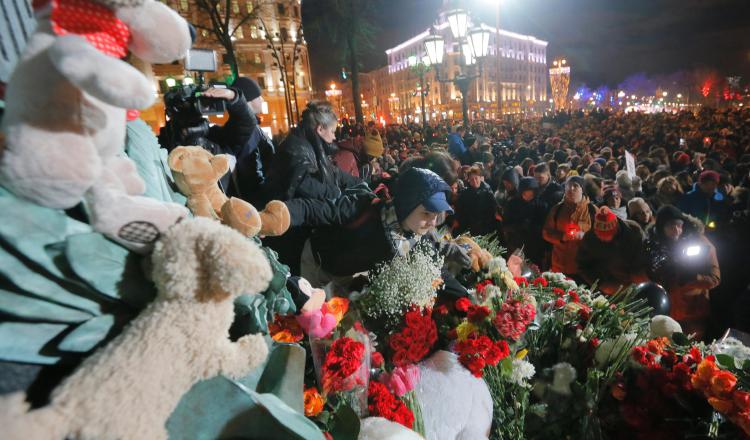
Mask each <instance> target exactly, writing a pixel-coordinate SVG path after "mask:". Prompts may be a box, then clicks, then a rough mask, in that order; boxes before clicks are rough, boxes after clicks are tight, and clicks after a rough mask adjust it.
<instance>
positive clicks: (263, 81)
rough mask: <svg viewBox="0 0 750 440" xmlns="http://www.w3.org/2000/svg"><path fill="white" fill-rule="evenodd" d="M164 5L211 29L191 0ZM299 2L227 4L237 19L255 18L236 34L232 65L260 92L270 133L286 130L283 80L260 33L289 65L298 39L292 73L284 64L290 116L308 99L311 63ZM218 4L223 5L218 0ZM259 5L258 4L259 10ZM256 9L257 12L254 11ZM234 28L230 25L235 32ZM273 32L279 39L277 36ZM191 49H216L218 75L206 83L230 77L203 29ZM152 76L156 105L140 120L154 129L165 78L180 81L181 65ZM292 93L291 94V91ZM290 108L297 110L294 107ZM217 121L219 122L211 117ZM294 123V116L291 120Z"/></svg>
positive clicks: (160, 119)
mask: <svg viewBox="0 0 750 440" xmlns="http://www.w3.org/2000/svg"><path fill="white" fill-rule="evenodd" d="M162 1H163V2H164V3H165V4H166V5H167V6H169V7H171V8H172V9H174V10H175V11H177V12H178V13H179V14H180V15H182V16H183V17H185V19H187V20H188V21H189V22H191V23H193V24H194V25H202V26H207V27H208V26H210V24H209V18H208V17H207V14H206V13H205V12H203V11H202V10H200V9H199V8H198V7H197V6H196V4H195V2H194V0H162ZM300 3H301V0H275V1H272V2H267V1H259V0H231V1H230V4H231V8H232V14H233V15H235V14H236V16H237V17H238V19H239V18H241V17H244V16H245V15H246V14H247V13H248V12H254V13H255V14H257V18H251V19H249V20H247V21H246V22H245V23H243V24H242V25H241V26H240V27H239V28H238V30H237V31H236V32H235V34H234V36H233V39H234V50H235V56H236V58H237V66H238V70H239V73H240V75H242V76H248V77H251V78H253V79H255V80H256V81H257V82H258V84H259V85H260V87H261V89H262V90H263V99H264V100H265V101H266V104H264V108H263V114H261V115H260V117H261V120H262V124H261V125H262V126H263V127H270V128H271V130H272V131H273V133H279V132H284V131H287V130H288V128H289V127H288V124H287V110H286V101H285V97H284V87H285V85H284V82H283V81H282V79H281V72H280V70H279V68H278V67H275V66H274V64H275V59H274V58H273V55H272V52H273V51H272V49H269V48H268V45H269V41H268V39H267V38H266V34H265V32H264V31H263V28H264V26H263V25H262V24H261V23H264V24H265V28H266V30H267V31H268V32H271V35H272V36H273V37H272V42H273V45H274V46H275V47H276V49H277V50H278V51H279V53H280V54H281V52H282V50H281V47H282V43H283V48H284V49H283V54H284V56H286V57H288V60H290V61H291V57H292V53H293V48H294V45H295V44H294V42H295V41H296V39H298V38H300V40H299V43H298V45H297V47H298V48H299V55H298V59H297V61H296V63H294V71H293V72H292V70H291V62H288V66H289V70H288V74H287V76H288V78H289V81H290V82H291V78H292V76H294V82H295V84H296V97H295V94H294V93H292V97H291V100H292V114H295V113H296V112H297V111H298V112H299V113H300V114H301V113H302V110H303V109H304V108H305V105H306V104H307V102H308V101H309V100H311V99H312V81H311V77H310V64H309V59H308V53H307V43H306V42H305V39H304V37H302V36H301V32H300V30H301V29H302V18H301V17H302V15H301V10H300V8H301V4H300ZM220 4H222V5H223V2H220ZM258 5H260V6H258ZM256 8H257V9H256ZM234 26H235V25H230V28H232V29H233V28H234ZM276 34H278V36H276ZM193 46H194V47H196V48H208V49H214V50H216V52H217V54H218V58H219V60H218V61H219V66H220V67H219V72H216V73H214V74H208V75H206V77H207V79H210V78H215V79H218V80H220V81H223V80H224V79H225V78H226V77H227V76H228V75H230V74H231V70H230V68H229V65H228V64H226V63H223V62H222V61H223V58H224V49H223V47H222V46H221V45H219V44H218V43H216V42H215V41H214V40H212V39H211V38H210V35H209V33H208V31H206V30H203V29H199V30H198V36H197V39H196V41H195V44H194V45H193ZM153 70H154V75H155V77H156V80H157V81H158V86H157V88H156V89H157V94H158V102H157V104H156V105H154V107H152V108H151V109H149V110H148V111H145V112H143V115H142V117H143V118H144V119H145V120H146V121H147V122H149V124H151V126H152V127H153V128H155V129H158V127H159V126H163V125H164V123H165V117H164V105H163V102H162V99H163V92H164V91H165V90H166V89H167V85H166V80H167V78H174V79H175V80H176V81H178V82H179V81H182V80H183V79H184V77H185V73H186V72H185V71H184V70H183V67H182V65H179V64H177V65H155V66H153ZM293 92H294V90H293ZM295 106H298V107H297V108H295ZM212 120H214V121H215V122H218V123H221V118H219V119H214V118H212ZM292 121H294V118H292Z"/></svg>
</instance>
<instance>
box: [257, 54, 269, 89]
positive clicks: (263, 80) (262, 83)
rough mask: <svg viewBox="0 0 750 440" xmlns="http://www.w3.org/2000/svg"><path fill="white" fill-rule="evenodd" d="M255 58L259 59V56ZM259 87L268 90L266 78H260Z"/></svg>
mask: <svg viewBox="0 0 750 440" xmlns="http://www.w3.org/2000/svg"><path fill="white" fill-rule="evenodd" d="M255 56H256V57H257V56H258V55H255ZM258 86H259V87H260V88H261V89H265V88H266V79H265V78H264V77H262V76H259V77H258Z"/></svg>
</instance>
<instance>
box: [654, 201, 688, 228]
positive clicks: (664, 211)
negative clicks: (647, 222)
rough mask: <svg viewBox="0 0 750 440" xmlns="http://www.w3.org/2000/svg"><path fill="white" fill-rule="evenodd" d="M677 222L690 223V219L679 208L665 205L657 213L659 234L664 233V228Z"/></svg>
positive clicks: (656, 226)
mask: <svg viewBox="0 0 750 440" xmlns="http://www.w3.org/2000/svg"><path fill="white" fill-rule="evenodd" d="M675 220H682V222H683V223H688V219H687V217H686V216H685V214H684V213H683V212H682V211H680V210H679V209H678V208H676V207H674V206H672V205H664V206H662V207H661V208H659V210H658V211H657V212H656V225H655V228H656V232H657V233H658V234H663V233H664V227H665V226H666V225H667V224H668V223H670V222H672V221H675Z"/></svg>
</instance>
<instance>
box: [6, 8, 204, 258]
mask: <svg viewBox="0 0 750 440" xmlns="http://www.w3.org/2000/svg"><path fill="white" fill-rule="evenodd" d="M39 3H42V2H39ZM36 4H37V2H35V5H36ZM36 14H37V15H36V16H37V27H36V30H35V31H34V33H33V34H32V35H31V36H30V38H29V40H28V42H27V45H26V48H25V51H24V53H23V55H22V56H21V58H20V60H19V62H18V64H17V65H16V67H15V70H14V71H13V73H12V74H11V77H10V79H9V80H8V83H7V90H6V95H5V113H4V116H3V120H2V127H0V131H2V132H3V133H4V134H5V143H4V146H0V154H1V156H0V184H2V185H3V186H4V187H5V188H6V189H8V190H9V191H11V192H12V193H14V194H15V195H17V196H19V197H23V198H26V199H28V200H31V201H33V202H35V203H37V204H40V205H43V206H46V207H50V208H57V209H67V208H71V207H73V206H75V205H77V204H79V203H80V202H82V201H84V204H85V206H86V208H87V210H88V215H89V220H90V223H91V225H92V226H93V227H94V229H96V230H97V231H99V232H102V233H103V234H105V235H106V236H108V237H109V238H111V239H113V240H115V241H117V242H119V243H121V244H123V245H124V246H126V247H128V248H130V249H132V250H135V251H140V252H147V251H148V250H149V249H150V248H151V247H152V246H153V242H154V241H155V240H156V239H157V238H158V236H159V234H160V233H162V232H163V231H165V230H166V228H168V227H169V226H170V225H172V224H174V223H175V222H176V221H177V220H178V219H180V218H182V217H184V216H186V215H187V214H188V211H187V209H186V208H185V207H184V206H180V205H178V204H175V203H166V202H160V201H155V200H152V199H148V198H146V197H142V196H141V194H143V192H144V188H145V187H144V183H143V180H142V179H141V177H140V176H139V175H138V173H137V171H136V168H135V166H134V165H133V163H132V162H131V161H130V159H128V158H127V157H125V156H124V155H123V148H124V142H125V123H126V110H127V109H142V108H146V107H149V106H150V105H151V104H152V103H153V101H154V98H155V90H154V84H152V83H151V82H150V81H149V80H148V79H147V78H146V76H144V75H143V74H142V73H141V72H140V71H138V70H137V69H136V68H134V67H133V66H131V65H129V64H128V63H126V62H125V61H123V60H121V58H124V57H125V56H126V55H127V54H128V52H131V53H132V54H134V55H136V56H137V57H138V58H140V59H142V60H144V61H146V62H152V63H169V62H172V61H175V60H178V59H181V58H183V57H184V56H185V55H186V54H187V51H188V50H189V48H190V46H191V44H192V38H191V28H190V26H189V25H188V23H187V22H186V21H185V20H184V19H182V18H181V17H180V16H179V15H178V14H177V13H176V12H174V11H172V10H171V9H169V8H168V7H167V6H165V5H164V4H162V3H160V2H158V1H155V0H48V3H46V4H43V5H40V6H39V8H38V9H37V10H36Z"/></svg>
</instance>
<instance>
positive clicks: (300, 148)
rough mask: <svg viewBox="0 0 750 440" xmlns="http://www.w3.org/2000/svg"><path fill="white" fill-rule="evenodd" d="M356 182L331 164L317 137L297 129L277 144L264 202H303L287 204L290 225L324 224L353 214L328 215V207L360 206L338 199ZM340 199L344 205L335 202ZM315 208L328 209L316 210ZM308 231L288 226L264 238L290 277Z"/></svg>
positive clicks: (294, 273) (297, 262)
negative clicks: (284, 230)
mask: <svg viewBox="0 0 750 440" xmlns="http://www.w3.org/2000/svg"><path fill="white" fill-rule="evenodd" d="M310 140H312V142H311V141H310ZM359 183H360V180H359V179H357V178H355V177H353V176H350V175H348V174H346V173H343V172H341V170H339V169H338V168H336V167H335V166H334V165H333V164H332V163H331V161H330V160H329V159H328V156H327V155H326V153H325V150H324V148H323V144H322V141H321V140H320V138H319V137H318V135H317V134H314V133H311V132H310V133H306V131H305V130H304V129H303V128H302V127H298V128H296V129H295V130H293V131H292V132H291V133H289V135H288V136H287V137H286V139H284V142H282V143H281V145H279V148H278V150H277V153H276V157H275V158H274V161H273V164H272V165H271V169H270V171H269V173H268V179H267V181H266V185H265V187H264V191H263V192H264V196H265V197H264V199H265V200H264V201H265V202H267V201H270V200H282V201H287V200H292V199H307V201H304V202H302V203H290V204H288V207H289V208H290V209H289V213H290V216H291V217H292V222H293V223H294V224H300V223H303V222H301V221H299V219H303V220H304V223H305V224H308V225H310V224H314V225H320V224H326V223H327V222H328V221H329V219H350V218H352V216H353V215H354V214H355V213H353V212H332V211H331V208H332V209H339V208H340V207H342V206H345V207H348V209H355V210H356V209H357V208H358V207H359V206H361V205H360V204H359V203H357V202H356V201H354V202H352V203H349V202H348V201H346V200H345V199H342V198H341V196H342V191H343V190H346V189H347V188H350V187H354V186H356V185H358V184H359ZM341 200H344V201H346V203H338V202H337V201H341ZM317 205H320V206H321V207H325V208H327V209H328V210H323V209H317V208H316V206H317ZM324 213H325V216H323V214H324ZM316 216H318V217H320V218H318V217H316ZM310 232H311V228H309V227H308V226H299V227H292V228H290V229H289V231H287V233H286V234H284V235H282V236H280V237H267V238H266V239H265V240H264V244H266V245H267V246H268V247H270V248H272V249H273V250H275V251H276V252H278V254H279V260H280V261H281V262H282V263H284V264H286V265H288V266H289V268H290V271H291V273H292V274H293V275H298V274H299V273H300V256H301V255H302V248H303V246H304V244H305V241H306V240H307V238H308V237H309V236H310Z"/></svg>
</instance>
